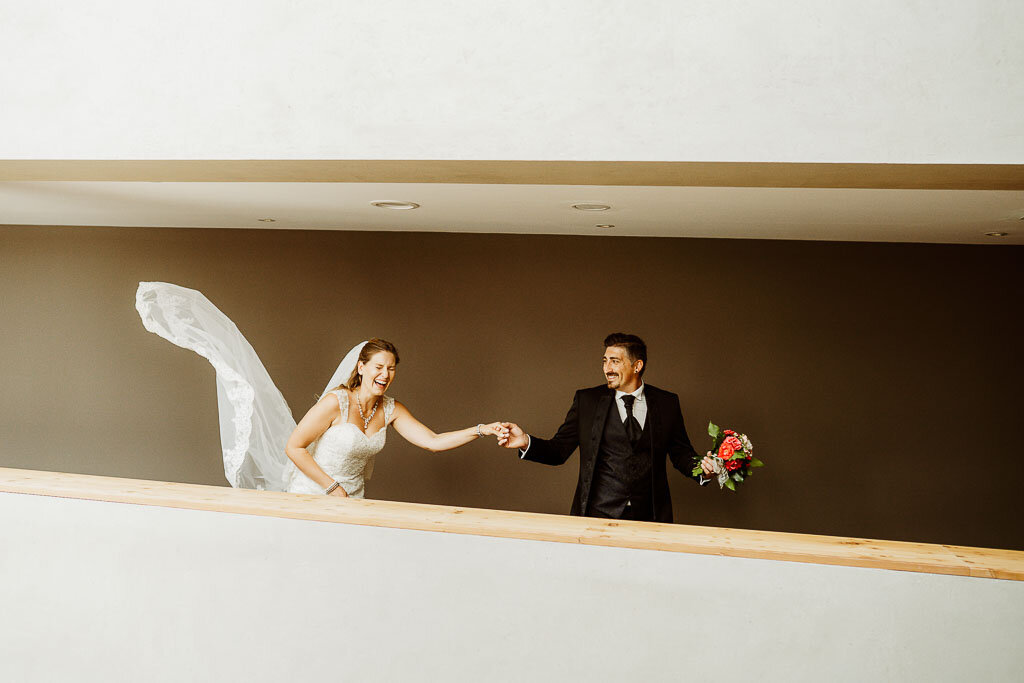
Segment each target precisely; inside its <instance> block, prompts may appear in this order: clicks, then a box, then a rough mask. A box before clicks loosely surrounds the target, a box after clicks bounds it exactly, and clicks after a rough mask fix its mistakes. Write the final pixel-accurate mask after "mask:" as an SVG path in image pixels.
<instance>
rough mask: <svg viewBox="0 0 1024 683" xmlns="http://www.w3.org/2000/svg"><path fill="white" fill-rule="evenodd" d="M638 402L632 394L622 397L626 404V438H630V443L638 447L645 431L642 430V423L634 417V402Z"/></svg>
mask: <svg viewBox="0 0 1024 683" xmlns="http://www.w3.org/2000/svg"><path fill="white" fill-rule="evenodd" d="M635 400H636V396H633V395H632V394H626V395H625V396H623V397H622V402H623V403H625V404H626V422H625V427H626V436H628V437H629V443H630V444H631V445H633V446H636V444H637V442H638V441H639V440H640V433H641V432H642V431H643V429H641V428H640V422H639V420H637V419H636V417H634V416H633V401H635Z"/></svg>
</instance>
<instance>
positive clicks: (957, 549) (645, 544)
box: [0, 468, 1024, 581]
mask: <svg viewBox="0 0 1024 683" xmlns="http://www.w3.org/2000/svg"><path fill="white" fill-rule="evenodd" d="M0 493H13V494H30V495H40V496H53V497H58V498H76V499H81V500H96V501H107V502H116V503H132V504H136V505H156V506H161V507H171V508H184V509H189V510H209V511H216V512H228V513H236V514H246V515H262V516H270V517H286V518H290V519H306V520H315V521H321V522H337V523H341V524H358V525H365V526H377V527H392V528H400V529H416V530H421V531H437V532H445V533H454V534H472V535H477V536H496V537H502V538H520V539H527V540H537V541H552V542H556V543H582V544H587V545H600V546H613V547H620V548H640V549H644V550H659V551H667V552H683V553H698V554H703V555H726V556H731V557H748V558H757V559H766V560H786V561H790V562H810V563H816V564H829V565H844V566H849V567H873V568H877V569H891V570H899V571H913V572H926V573H933V574H952V575H958V576H976V577H984V578H995V579H1010V580H1014V581H1024V552H1020V551H1013V550H996V549H989V548H969V547H964V546H953V545H934V544H927V543H906V542H902V541H881V540H871V539H864V538H844V537H839V536H815V535H809V534H791V533H781V532H774V531H751V530H746V529H723V528H716V527H700V526H686V525H681V524H654V523H648V522H628V521H614V520H602V519H594V518H589V517H568V516H564V515H545V514H537V513H530V512H510V511H506V510H484V509H477V508H462V507H448V506H443V505H422V504H416V503H396V502H390V501H381V500H354V499H345V498H334V497H327V496H307V495H298V494H292V493H274V492H269V491H252V490H247V489H232V488H227V487H221V486H201V485H197V484H177V483H171V482H159V481H144V480H138V479H120V478H114V477H98V476H91V475H82V474H65V473H61V472H40V471H35V470H17V469H4V468H0Z"/></svg>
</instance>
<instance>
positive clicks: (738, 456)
mask: <svg viewBox="0 0 1024 683" xmlns="http://www.w3.org/2000/svg"><path fill="white" fill-rule="evenodd" d="M708 435H709V436H710V437H711V439H712V443H711V451H710V452H709V453H708V456H710V458H711V460H712V461H714V463H715V474H716V475H717V477H718V488H720V489H721V488H723V487H724V488H727V489H729V490H730V491H735V490H736V484H739V483H742V482H743V480H744V479H746V478H747V477H749V476H750V470H752V469H753V468H755V467H764V463H763V462H761V461H760V460H758V459H757V458H755V457H754V446H753V444H751V443H750V439H749V438H747V435H746V434H738V433H737V432H734V431H733V430H731V429H719V428H718V425H716V424H715V423H714V422H709V423H708ZM703 473H704V468H702V467H701V466H700V463H699V462H698V463H697V465H696V466H695V467H694V468H693V474H694V476H696V475H698V474H703Z"/></svg>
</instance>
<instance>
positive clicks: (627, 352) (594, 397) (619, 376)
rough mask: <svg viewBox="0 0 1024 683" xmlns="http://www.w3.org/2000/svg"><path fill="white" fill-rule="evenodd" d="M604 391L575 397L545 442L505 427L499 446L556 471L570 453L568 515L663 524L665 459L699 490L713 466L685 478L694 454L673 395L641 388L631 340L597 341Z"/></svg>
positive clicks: (640, 367)
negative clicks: (575, 457)
mask: <svg viewBox="0 0 1024 683" xmlns="http://www.w3.org/2000/svg"><path fill="white" fill-rule="evenodd" d="M604 345H605V351H604V376H605V380H606V381H607V385H606V386H597V387H593V388H591V389H580V390H579V391H577V392H576V396H575V398H574V399H573V402H572V407H571V408H569V413H568V414H567V415H566V416H565V422H564V423H562V426H561V427H559V428H558V432H557V433H556V434H555V436H554V437H552V438H551V439H541V438H538V437H535V436H531V435H529V434H527V433H525V432H524V431H523V430H522V428H521V427H519V425H517V424H512V423H508V424H507V427H508V428H509V434H508V436H507V437H506V438H504V439H499V443H500V444H501V445H503V446H505V448H518V449H519V457H520V458H522V459H524V460H532V461H534V462H540V463H544V464H545V465H561V464H563V463H565V461H566V460H568V459H569V456H570V455H572V453H573V451H575V450H576V448H577V446H578V447H579V449H580V475H579V480H578V483H577V485H576V495H575V497H574V498H573V501H572V510H571V512H570V514H573V515H586V516H589V517H606V518H613V519H632V520H640V521H648V522H671V521H672V500H671V498H670V496H669V490H668V478H667V476H666V473H665V456H666V455H668V457H669V458H670V459H671V460H672V465H673V466H674V467H675V468H676V469H677V470H679V471H680V472H682V473H683V474H684V475H685V476H687V477H691V478H693V479H695V480H696V481H697V482H698V483H699V484H700V485H701V486H703V485H704V484H707V483H708V482H709V481H710V475H711V472H712V470H713V465H712V463H711V460H710V459H709V458H706V457H705V458H704V459H703V460H702V461H701V467H702V469H703V470H704V474H705V475H706V476H700V475H698V476H696V477H694V476H693V475H692V474H691V472H692V470H693V465H694V463H695V462H696V460H697V453H696V452H695V451H694V450H693V446H691V445H690V439H689V438H688V437H687V436H686V427H685V426H684V425H683V414H682V412H681V411H680V409H679V397H678V396H676V395H675V394H673V393H671V392H668V391H664V390H662V389H658V388H657V387H654V386H652V385H650V384H644V381H643V374H644V370H645V366H646V365H647V345H646V344H644V341H643V340H642V339H640V337H637V336H635V335H632V334H621V333H615V334H610V335H608V337H607V338H606V339H605V340H604Z"/></svg>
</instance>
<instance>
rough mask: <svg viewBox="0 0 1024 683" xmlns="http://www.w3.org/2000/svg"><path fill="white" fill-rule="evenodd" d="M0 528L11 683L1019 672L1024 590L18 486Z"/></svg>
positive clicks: (997, 583)
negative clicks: (57, 493)
mask: <svg viewBox="0 0 1024 683" xmlns="http://www.w3.org/2000/svg"><path fill="white" fill-rule="evenodd" d="M0 530H2V531H0V534H2V537H0V605H2V611H0V679H3V680H8V681H24V682H29V681H55V680H75V681H104V682H107V681H133V682H134V681H140V680H145V681H183V680H189V681H193V680H194V681H203V680H209V681H221V680H246V681H280V680H304V679H305V680H313V679H316V680H366V681H376V680H387V681H395V680H403V681H404V680H453V681H474V682H476V681H481V680H497V681H506V680H507V681H532V680H538V681H565V680H577V681H629V680H647V681H678V680H735V681H747V682H749V681H751V680H759V681H820V680H837V681H865V680H920V681H925V680H927V681H963V680H1011V679H1014V678H1017V677H1019V673H1020V667H1021V666H1022V665H1024V657H1022V655H1021V651H1020V649H1019V647H1018V646H1019V643H1020V640H1021V637H1022V636H1024V626H1022V625H1021V622H1020V615H1021V614H1022V613H1024V583H1021V582H1014V581H1001V580H990V579H971V578H963V577H949V576H938V575H931V574H917V573H906V572H894V571H884V570H876V569H855V568H848V567H828V566H819V565H811V564H798V563H787V562H772V561H766V560H748V559H738V558H724V557H711V556H701V555H685V554H678V553H667V552H657V551H644V550H628V549H617V548H600V547H594V546H575V545H566V544H560V543H548V542H540V541H523V540H508V539H493V538H484V537H475V536H460V535H451V534H444V533H431V532H416V531H404V530H396V529H381V528H370V527H358V526H347V525H342V524H332V523H326V522H308V521H298V520H286V519H277V518H270V517H252V516H245V515H234V514H227V513H213V512H199V511H191V510H172V509H167V508H156V507H143V506H135V505H126V504H117V503H100V502H91V501H76V500H64V499H58V498H49V497H40V496H29V495H18V494H0ZM719 591H720V592H721V594H720V595H716V593H717V592H719Z"/></svg>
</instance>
